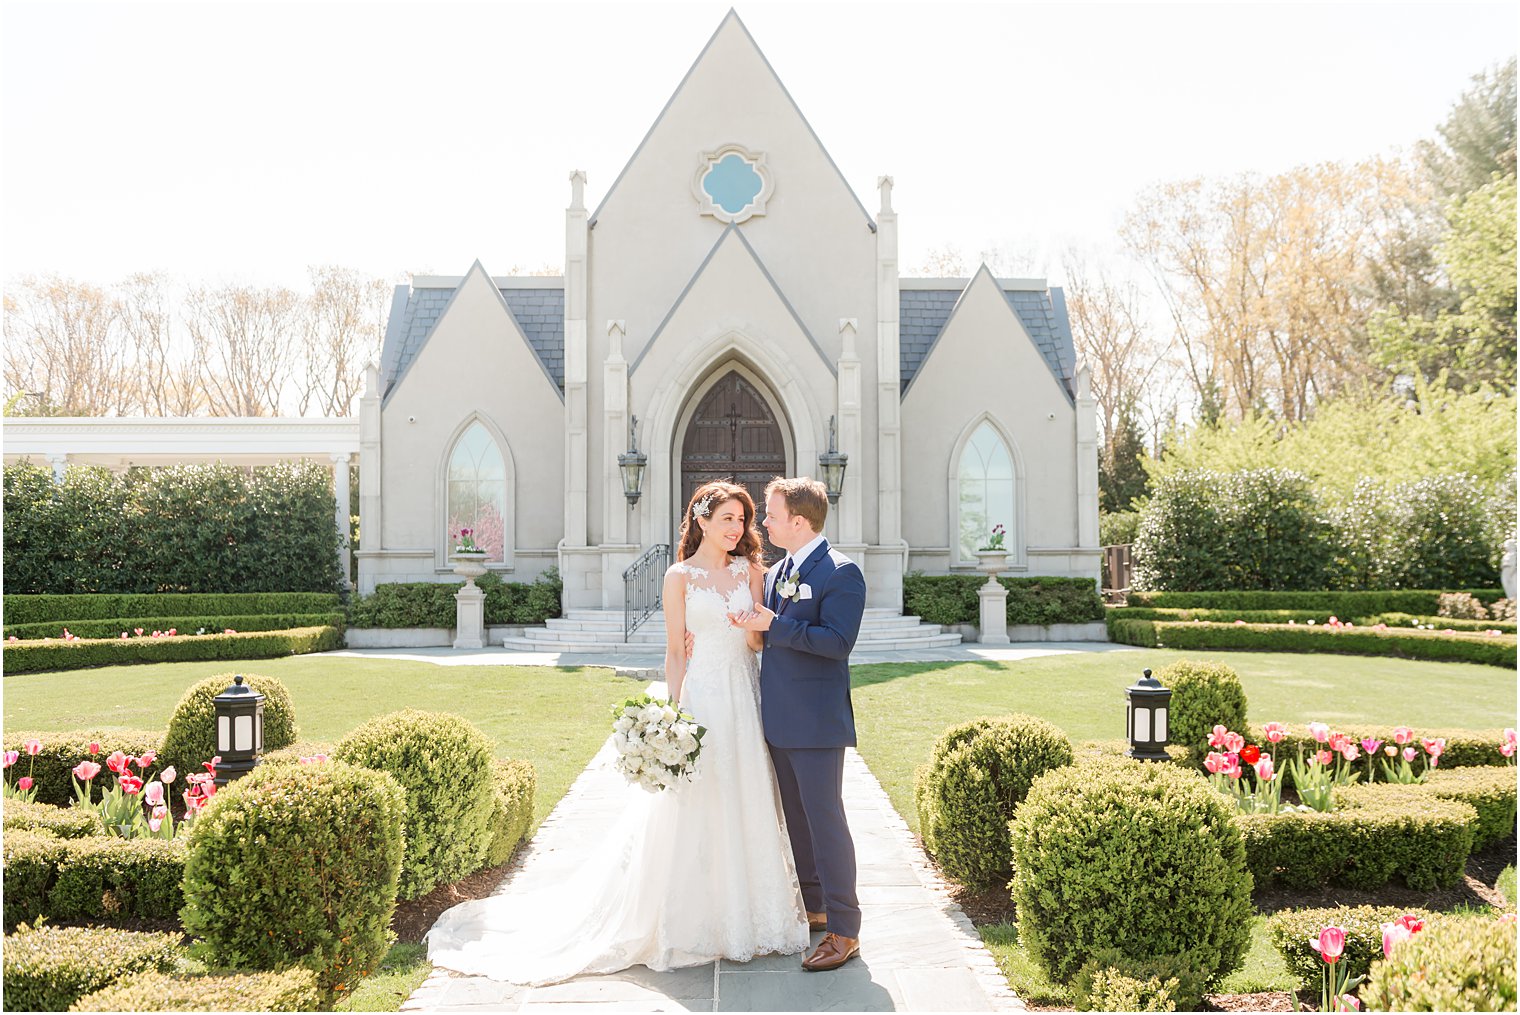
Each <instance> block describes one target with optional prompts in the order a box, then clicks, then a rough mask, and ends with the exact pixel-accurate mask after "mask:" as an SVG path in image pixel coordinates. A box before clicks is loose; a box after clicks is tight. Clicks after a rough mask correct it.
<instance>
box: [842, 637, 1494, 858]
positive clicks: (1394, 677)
mask: <svg viewBox="0 0 1520 1015" xmlns="http://www.w3.org/2000/svg"><path fill="white" fill-rule="evenodd" d="M1182 658H1190V659H1217V660H1220V661H1222V662H1225V663H1228V664H1229V665H1230V666H1232V667H1234V668H1235V670H1236V671H1237V672H1238V673H1239V674H1240V679H1241V682H1242V683H1243V684H1244V685H1245V691H1246V698H1247V701H1248V702H1249V711H1248V715H1249V716H1250V718H1251V721H1252V722H1255V723H1258V724H1259V723H1262V722H1268V721H1271V720H1279V721H1282V722H1287V723H1290V724H1301V723H1305V722H1308V721H1310V720H1322V721H1324V722H1328V723H1331V724H1335V723H1363V722H1365V723H1386V724H1388V725H1390V726H1393V725H1397V724H1400V723H1404V724H1407V725H1410V726H1413V727H1415V728H1416V729H1418V728H1420V727H1421V726H1425V727H1434V726H1448V727H1457V728H1465V729H1497V728H1502V727H1505V726H1514V725H1515V675H1514V673H1513V672H1511V671H1509V670H1506V669H1501V668H1499V667H1497V666H1477V665H1473V664H1469V663H1438V662H1424V661H1416V660H1408V659H1381V658H1369V657H1366V656H1340V655H1304V654H1293V653H1266V652H1260V653H1258V652H1178V651H1169V650H1164V649H1137V650H1135V651H1132V652H1081V653H1071V654H1067V655H1053V656H1040V657H1038V658H1035V659H1029V660H1026V661H1023V662H1014V663H997V662H966V663H883V664H878V665H873V666H857V667H855V669H854V692H853V697H854V702H855V725H856V730H857V732H858V734H859V739H860V748H859V749H860V753H861V756H862V757H863V758H865V761H866V764H868V765H869V766H870V768H871V772H872V773H873V774H874V775H875V776H876V778H877V779H879V780H881V784H882V786H884V787H885V788H886V791H887V794H888V796H890V797H891V799H892V805H893V806H894V807H896V808H897V811H898V813H899V814H901V815H902V816H903V818H904V819H905V820H906V821H907V822H908V824H909V825H910V826H911V827H912V828H913V829H914V831H917V830H918V815H917V813H916V811H915V809H914V806H913V778H914V772H915V771H916V770H917V769H918V767H919V766H920V765H922V764H925V763H926V762H928V760H929V754H930V751H931V750H932V749H933V746H934V742H935V740H937V739H938V738H939V735H940V734H941V733H942V732H944V730H945V728H946V727H948V726H953V725H955V724H956V723H959V722H964V721H965V720H967V719H973V718H976V717H977V716H983V715H1006V714H1007V713H1009V712H1027V713H1030V714H1032V715H1037V716H1040V717H1041V718H1043V719H1047V720H1049V721H1050V722H1053V723H1055V724H1056V725H1057V726H1060V727H1061V728H1062V729H1064V730H1065V731H1066V733H1067V735H1068V736H1070V737H1071V739H1072V740H1073V741H1074V742H1075V741H1082V740H1120V739H1123V736H1124V688H1125V687H1126V686H1128V685H1130V684H1132V683H1134V682H1135V680H1136V679H1138V678H1139V676H1140V671H1141V670H1142V669H1145V668H1147V667H1149V668H1151V669H1160V668H1161V667H1163V666H1165V665H1167V664H1168V663H1170V662H1173V661H1175V660H1177V659H1182Z"/></svg>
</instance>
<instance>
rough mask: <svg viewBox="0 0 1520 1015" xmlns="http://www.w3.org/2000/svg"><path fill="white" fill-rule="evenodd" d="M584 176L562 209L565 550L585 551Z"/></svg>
mask: <svg viewBox="0 0 1520 1015" xmlns="http://www.w3.org/2000/svg"><path fill="white" fill-rule="evenodd" d="M585 188H586V174H585V173H584V172H583V171H581V170H579V169H577V170H576V171H575V172H573V173H571V174H570V207H569V208H567V209H565V537H564V545H565V546H570V547H574V546H585V545H586V534H587V526H586V522H587V517H588V512H589V510H590V505H589V497H590V493H589V491H588V490H587V467H588V463H587V437H588V433H587V428H588V427H589V425H590V420H589V418H588V413H589V407H588V406H587V404H586V400H587V390H586V368H587V364H586V358H587V351H586V251H587V247H588V236H587V221H586V220H587V212H586V198H585Z"/></svg>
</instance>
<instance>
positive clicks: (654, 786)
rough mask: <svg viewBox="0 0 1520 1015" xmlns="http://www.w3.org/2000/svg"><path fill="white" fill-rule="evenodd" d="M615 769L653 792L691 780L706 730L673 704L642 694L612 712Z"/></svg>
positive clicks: (630, 780) (629, 779)
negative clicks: (615, 756)
mask: <svg viewBox="0 0 1520 1015" xmlns="http://www.w3.org/2000/svg"><path fill="white" fill-rule="evenodd" d="M612 718H613V722H612V747H613V750H614V752H615V753H616V754H617V760H616V761H615V762H614V767H616V768H617V770H618V771H619V772H622V773H623V776H624V778H626V779H627V780H628V781H629V782H631V783H634V784H635V785H638V786H640V787H641V788H643V789H645V790H647V791H649V792H651V793H658V792H659V791H660V790H662V789H669V788H671V787H672V786H675V785H676V784H678V783H680V782H682V781H683V780H687V779H690V778H692V777H693V776H694V775H695V774H696V764H697V757H698V756H699V755H700V754H701V753H702V737H703V735H704V734H706V732H707V729H706V728H705V727H703V726H701V725H699V724H698V723H697V721H696V720H695V719H694V718H693V717H692V716H690V715H686V714H683V713H682V712H680V711H679V710H678V709H677V708H676V707H675V706H674V705H673V704H672V703H671V702H668V701H660V700H657V699H655V698H651V697H650V696H649V695H647V694H641V695H639V696H638V697H637V698H630V699H628V700H627V701H625V702H623V703H622V704H621V705H618V706H617V707H615V708H614V709H613V710H612Z"/></svg>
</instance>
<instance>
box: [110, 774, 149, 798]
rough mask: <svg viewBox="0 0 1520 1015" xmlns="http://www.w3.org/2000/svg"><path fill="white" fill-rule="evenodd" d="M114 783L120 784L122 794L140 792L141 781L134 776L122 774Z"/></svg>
mask: <svg viewBox="0 0 1520 1015" xmlns="http://www.w3.org/2000/svg"><path fill="white" fill-rule="evenodd" d="M116 781H117V783H118V784H120V786H121V791H122V792H123V793H130V794H137V793H141V792H142V788H143V781H142V780H141V779H139V778H138V777H137V776H135V775H132V774H130V773H127V772H123V773H122V774H121V775H120V776H119V777H118V778H117V780H116Z"/></svg>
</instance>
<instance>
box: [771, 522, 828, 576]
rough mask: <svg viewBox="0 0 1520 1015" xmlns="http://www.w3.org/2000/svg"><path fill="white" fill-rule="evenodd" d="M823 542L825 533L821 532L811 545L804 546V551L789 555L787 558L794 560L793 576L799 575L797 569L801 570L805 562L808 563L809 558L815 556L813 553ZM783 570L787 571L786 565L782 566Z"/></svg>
mask: <svg viewBox="0 0 1520 1015" xmlns="http://www.w3.org/2000/svg"><path fill="white" fill-rule="evenodd" d="M822 542H823V533H822V532H820V533H818V535H816V536H814V537H813V541H812V542H811V543H808V545H806V546H804V547H803V548H802V549H800V550H798V551H797V552H796V553H791V554H787V556H789V557H791V559H792V574H796V573H797V569H798V568H800V567H801V566H802V565H803V562H804V561H806V560H807V559H808V558H809V557H811V556H812V555H813V551H814V550H816V549H818V545H819V544H820V543H822ZM781 570H782V571H785V570H786V565H785V564H783V565H781Z"/></svg>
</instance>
